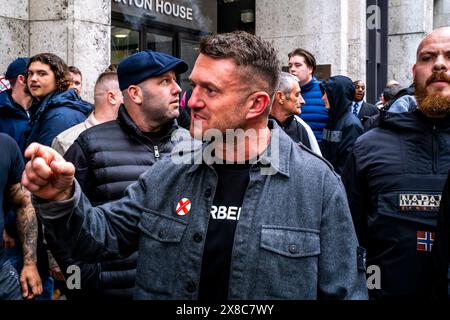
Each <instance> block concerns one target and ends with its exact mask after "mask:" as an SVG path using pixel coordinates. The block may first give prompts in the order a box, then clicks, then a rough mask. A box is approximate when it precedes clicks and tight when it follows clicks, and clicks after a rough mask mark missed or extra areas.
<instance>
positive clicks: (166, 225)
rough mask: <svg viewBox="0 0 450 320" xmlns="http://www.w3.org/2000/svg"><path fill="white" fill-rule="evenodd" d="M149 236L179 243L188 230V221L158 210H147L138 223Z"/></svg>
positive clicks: (158, 239)
mask: <svg viewBox="0 0 450 320" xmlns="http://www.w3.org/2000/svg"><path fill="white" fill-rule="evenodd" d="M138 227H139V229H140V230H141V231H142V232H143V233H144V234H146V235H147V236H149V237H151V238H153V239H154V240H157V241H159V242H162V243H179V242H181V239H182V237H183V234H184V231H185V230H186V227H187V223H186V222H185V221H182V220H178V219H175V218H172V217H168V216H164V215H161V214H159V213H157V212H154V211H150V210H146V212H144V213H143V214H142V216H141V219H140V221H139V224H138Z"/></svg>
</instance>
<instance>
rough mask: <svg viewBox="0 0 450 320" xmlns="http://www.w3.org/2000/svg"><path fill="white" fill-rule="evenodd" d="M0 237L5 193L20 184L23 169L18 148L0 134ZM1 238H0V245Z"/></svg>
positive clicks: (2, 225)
mask: <svg viewBox="0 0 450 320" xmlns="http://www.w3.org/2000/svg"><path fill="white" fill-rule="evenodd" d="M0 148H1V150H2V151H1V152H0V236H2V237H3V229H4V227H5V212H4V207H5V206H4V205H5V203H4V201H5V200H7V199H8V198H7V192H8V189H9V187H10V186H12V185H14V184H17V183H19V182H20V180H21V178H22V172H23V169H24V165H23V158H22V155H21V153H20V149H19V146H18V145H17V143H16V141H14V139H12V138H11V137H10V136H8V135H6V134H3V133H0ZM2 242H3V238H0V243H2ZM2 247H3V243H2V245H1V246H0V263H2V262H3V261H2V259H3V258H4V257H3V252H2V250H3V249H2Z"/></svg>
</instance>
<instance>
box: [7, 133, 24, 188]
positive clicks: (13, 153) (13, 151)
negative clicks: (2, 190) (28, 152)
mask: <svg viewBox="0 0 450 320" xmlns="http://www.w3.org/2000/svg"><path fill="white" fill-rule="evenodd" d="M7 141H8V142H7V148H8V151H9V155H10V163H11V166H10V170H9V172H8V186H12V185H14V184H17V183H19V182H20V180H21V179H22V173H23V170H24V163H23V157H22V154H21V153H20V149H19V146H18V145H17V143H16V141H15V140H13V139H12V138H10V137H8V139H7Z"/></svg>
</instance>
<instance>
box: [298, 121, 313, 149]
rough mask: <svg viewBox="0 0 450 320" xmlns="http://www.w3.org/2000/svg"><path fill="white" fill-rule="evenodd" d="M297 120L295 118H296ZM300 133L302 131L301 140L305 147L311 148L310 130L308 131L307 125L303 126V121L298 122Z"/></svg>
mask: <svg viewBox="0 0 450 320" xmlns="http://www.w3.org/2000/svg"><path fill="white" fill-rule="evenodd" d="M294 121H295V120H294ZM298 128H299V131H300V132H299V133H300V142H301V143H303V145H304V146H305V147H307V148H308V149H311V144H310V143H309V136H308V131H306V129H305V127H304V126H302V124H301V123H298Z"/></svg>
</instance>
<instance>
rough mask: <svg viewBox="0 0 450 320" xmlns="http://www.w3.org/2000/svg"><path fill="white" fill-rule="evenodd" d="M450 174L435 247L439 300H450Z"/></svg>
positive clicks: (435, 285) (443, 195)
mask: <svg viewBox="0 0 450 320" xmlns="http://www.w3.org/2000/svg"><path fill="white" fill-rule="evenodd" d="M449 179H450V174H449V176H448V177H447V182H446V184H445V187H444V191H443V192H442V199H441V207H440V211H439V216H438V221H437V228H436V240H435V242H434V245H433V261H434V267H435V270H436V272H435V277H434V288H435V290H436V295H437V296H438V297H439V298H447V299H448V298H450V279H449V276H450V268H449V257H450V235H449V233H450V180H449Z"/></svg>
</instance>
